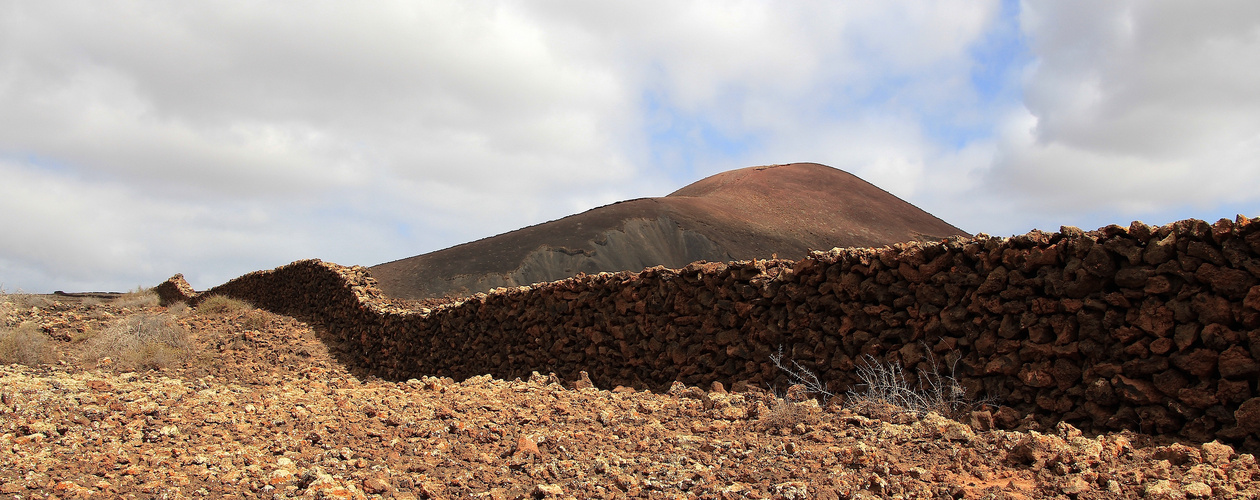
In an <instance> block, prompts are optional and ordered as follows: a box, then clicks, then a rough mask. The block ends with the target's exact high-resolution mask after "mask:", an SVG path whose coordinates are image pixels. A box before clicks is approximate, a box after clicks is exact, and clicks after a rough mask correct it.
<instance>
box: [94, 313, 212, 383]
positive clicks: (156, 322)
mask: <svg viewBox="0 0 1260 500" xmlns="http://www.w3.org/2000/svg"><path fill="white" fill-rule="evenodd" d="M88 343H89V346H88V349H87V354H88V357H89V358H90V359H95V360H97V361H98V362H99V361H100V360H101V359H102V358H107V357H108V358H110V360H111V361H112V363H111V364H112V365H113V366H115V367H117V368H118V369H123V370H150V369H152V370H160V369H163V368H166V367H168V366H171V365H173V364H175V363H178V362H180V361H182V360H183V359H184V357H185V356H186V355H187V351H188V349H189V347H190V342H189V340H188V330H186V329H184V327H183V326H181V325H179V324H178V323H176V322H175V320H174V319H173V318H171V317H170V316H166V315H157V314H138V315H134V316H129V317H127V318H124V319H121V320H119V321H117V322H115V323H114V324H112V325H110V327H109V328H107V329H106V330H105V331H103V332H101V333H100V334H98V335H96V336H94V337H92V339H90V341H89V342H88Z"/></svg>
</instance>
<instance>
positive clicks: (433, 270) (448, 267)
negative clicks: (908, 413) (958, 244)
mask: <svg viewBox="0 0 1260 500" xmlns="http://www.w3.org/2000/svg"><path fill="white" fill-rule="evenodd" d="M956 235H958V236H967V233H965V232H963V231H962V230H961V229H958V228H957V227H954V226H952V225H950V224H948V223H946V222H945V221H943V220H941V219H939V218H937V217H935V216H933V215H932V214H929V213H927V212H925V211H923V210H921V209H919V208H918V207H915V206H914V205H911V204H909V203H907V202H905V201H904V200H902V199H900V198H897V197H896V196H893V195H892V194H890V193H888V192H887V191H884V190H882V189H880V188H878V187H876V186H874V185H872V184H871V183H869V182H866V181H864V180H862V179H860V178H858V177H856V176H854V175H852V174H850V173H848V172H844V171H842V170H838V169H835V168H831V167H828V166H825V165H819V164H817V163H793V164H787V165H769V166H761V167H748V168H742V169H738V170H731V171H727V172H723V173H720V174H716V175H713V176H710V177H707V178H704V179H701V180H699V181H697V182H695V183H692V184H690V185H688V186H686V187H683V188H682V189H679V190H677V191H675V192H673V193H670V194H669V195H668V196H664V197H659V198H640V199H635V200H629V201H623V202H618V203H614V204H612V205H606V206H602V207H598V208H594V209H591V210H588V211H586V212H582V213H580V214H576V215H571V216H568V217H565V218H563V219H559V220H554V221H551V222H546V223H543V224H538V225H534V226H529V227H526V228H522V229H518V230H516V231H512V232H508V233H504V234H500V235H498V236H493V237H490V238H485V239H481V240H477V241H474V242H471V243H465V244H462V245H457V246H454V247H451V248H447V249H444V250H438V251H436V252H431V253H427V254H423V255H418V256H415V257H409V258H405V259H401V260H396V261H393V262H388V263H384V264H380V265H377V266H373V267H371V268H370V270H371V273H372V276H373V277H375V278H376V280H377V281H378V283H379V284H380V287H381V289H382V290H383V291H384V292H385V293H386V294H388V295H391V296H394V297H399V298H408V299H423V298H431V297H440V296H444V295H465V294H468V293H471V292H478V291H485V290H487V289H490V288H494V287H502V286H520V285H528V284H531V283H538V282H544V281H554V280H559V279H564V278H568V277H571V276H574V275H576V274H578V273H587V274H593V273H598V272H604V271H608V272H616V271H639V270H641V269H644V268H647V267H653V266H658V265H663V266H666V267H671V268H678V267H683V266H685V265H687V264H688V263H691V262H695V261H698V260H707V261H731V260H751V259H766V258H771V257H773V256H777V257H779V258H784V259H799V258H801V257H803V256H805V254H806V253H808V252H809V250H811V249H812V250H825V249H830V248H834V247H878V246H883V245H889V244H892V243H898V242H905V241H915V240H917V241H931V240H939V239H943V238H947V237H950V236H956Z"/></svg>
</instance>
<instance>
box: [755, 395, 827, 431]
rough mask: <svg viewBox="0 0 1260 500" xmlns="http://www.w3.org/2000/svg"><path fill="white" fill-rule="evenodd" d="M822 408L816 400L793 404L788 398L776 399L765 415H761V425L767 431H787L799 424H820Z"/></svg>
mask: <svg viewBox="0 0 1260 500" xmlns="http://www.w3.org/2000/svg"><path fill="white" fill-rule="evenodd" d="M821 414H822V408H821V407H819V406H818V402H817V401H815V400H812V399H811V400H807V401H801V402H792V401H789V400H788V399H787V398H775V400H774V402H773V403H771V404H770V406H769V408H767V409H766V410H765V413H763V414H762V415H761V420H760V424H761V426H762V427H763V428H765V429H785V428H793V427H796V425H797V424H806V425H813V424H816V423H818V421H819V417H820V415H821Z"/></svg>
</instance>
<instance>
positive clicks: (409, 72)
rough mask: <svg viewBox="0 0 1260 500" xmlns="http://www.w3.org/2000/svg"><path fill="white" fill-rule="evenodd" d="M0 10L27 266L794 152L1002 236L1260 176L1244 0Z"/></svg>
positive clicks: (259, 236)
mask: <svg viewBox="0 0 1260 500" xmlns="http://www.w3.org/2000/svg"><path fill="white" fill-rule="evenodd" d="M3 9H5V10H4V12H5V15H3V16H0V115H3V116H5V117H6V120H3V121H0V174H3V177H2V178H3V179H4V184H3V185H2V186H0V191H2V192H3V195H4V196H5V198H4V199H2V200H0V210H3V212H2V213H3V215H4V217H3V218H0V231H4V234H6V235H8V234H13V235H15V236H16V237H15V238H13V239H8V238H6V239H5V241H3V242H0V283H5V284H6V286H8V287H9V288H12V287H14V286H22V287H24V288H27V289H36V290H45V289H46V290H51V289H55V288H63V289H74V288H81V289H88V288H91V289H104V288H113V289H119V288H129V287H132V286H135V284H137V283H146V284H152V282H153V281H155V280H160V279H162V278H165V277H166V276H169V275H170V274H173V273H175V272H184V273H186V274H189V276H190V279H191V280H192V281H193V284H194V285H195V286H199V287H200V286H211V285H214V284H217V283H218V282H221V281H223V280H226V279H229V278H232V277H234V276H236V275H239V274H242V273H244V272H247V271H251V270H255V269H264V268H270V267H274V266H275V265H277V264H283V263H285V262H288V261H291V260H294V259H299V258H309V257H319V258H324V259H327V260H331V261H334V262H340V263H345V264H365V265H371V264H376V263H379V262H383V261H388V260H393V259H397V258H403V257H407V256H411V255H415V254H419V253H423V252H426V251H431V250H436V249H439V248H443V247H446V246H450V245H454V244H458V243H462V242H465V241H469V240H473V239H478V238H482V237H487V236H491V235H494V234H498V233H502V232H505V231H510V230H513V229H516V228H519V227H522V226H525V225H528V224H535V223H540V222H543V221H546V220H551V219H555V218H558V217H562V216H564V215H568V214H571V213H575V212H579V211H582V210H585V209H589V208H592V207H594V206H596V205H600V204H605V203H610V202H613V201H617V200H621V199H627V198H635V197H643V196H659V195H664V194H667V193H669V192H671V191H673V190H675V189H677V188H679V187H681V185H683V184H685V183H689V182H692V181H695V180H698V179H700V178H702V177H704V176H707V175H710V174H713V173H716V172H719V171H724V170H729V169H733V168H739V167H743V166H750V165H759V164H770V163H783V162H790V161H816V162H820V163H825V164H829V165H832V166H835V167H838V168H842V169H845V170H848V171H850V172H852V173H854V174H856V175H858V176H861V177H863V178H865V179H867V180H869V181H871V182H873V183H875V184H876V185H878V186H880V187H882V188H884V189H886V190H888V191H890V192H892V193H893V194H896V195H898V196H901V197H903V198H906V199H907V200H908V201H911V202H913V203H916V204H918V205H920V206H921V207H923V208H925V209H927V210H928V211H930V212H933V213H935V214H937V215H938V216H940V217H942V218H943V219H945V220H947V221H950V222H952V223H954V224H956V225H959V226H960V227H963V228H965V229H968V230H971V231H985V232H989V233H996V234H1002V233H1008V232H1011V233H1013V232H1023V231H1026V230H1028V229H1031V228H1032V227H1043V228H1054V227H1057V225H1059V224H1078V225H1083V226H1086V227H1088V225H1089V223H1092V222H1096V221H1101V223H1103V224H1105V223H1110V222H1116V220H1114V219H1115V218H1116V217H1121V216H1127V215H1128V214H1133V215H1134V216H1135V217H1136V216H1142V215H1143V214H1147V215H1150V214H1158V215H1159V216H1161V217H1163V216H1172V215H1174V214H1175V215H1183V214H1185V213H1187V212H1186V211H1185V210H1182V209H1181V208H1170V207H1216V208H1211V210H1199V211H1198V212H1193V211H1191V213H1203V212H1211V211H1213V210H1220V209H1223V208H1222V207H1226V206H1228V207H1229V208H1236V207H1243V208H1244V209H1245V208H1246V207H1254V206H1255V205H1254V204H1255V202H1256V200H1257V198H1256V196H1257V195H1256V194H1254V193H1253V191H1254V190H1251V189H1248V187H1249V186H1254V185H1257V181H1258V180H1260V179H1257V177H1258V176H1260V173H1258V172H1257V171H1258V170H1260V168H1257V166H1256V161H1255V158H1257V157H1260V156H1257V153H1258V152H1260V151H1257V149H1258V148H1260V123H1258V120H1260V118H1257V117H1258V116H1260V112H1258V111H1260V97H1258V96H1257V94H1256V93H1255V92H1254V91H1253V90H1252V87H1253V86H1254V82H1256V81H1258V80H1260V67H1258V65H1260V63H1257V62H1256V59H1255V58H1254V57H1251V54H1254V53H1256V52H1257V49H1260V47H1258V46H1257V45H1258V44H1260V34H1258V33H1260V29H1258V28H1257V25H1258V24H1257V19H1258V18H1260V15H1257V12H1256V9H1257V7H1253V6H1251V5H1249V4H1246V3H1237V2H1235V3H1230V2H1205V3H1194V4H1184V3H1176V2H1162V1H1161V2H1127V3H1125V2H1122V3H1106V4H1096V3H1080V2H1076V3H1059V2H1040V1H1027V2H1022V3H1016V2H1015V1H1013V0H1004V1H998V0H991V1H982V2H975V1H964V0H951V1H945V2H934V3H924V2H917V1H889V2H876V3H841V4H837V3H825V2H819V3H802V4H783V3H778V2H767V1H753V0H736V1H721V2H719V1H702V0H697V1H691V2H666V1H649V2H640V3H635V4H619V3H601V2H584V3H577V4H574V3H571V2H557V1H543V2H531V3H510V2H495V1H467V2H465V1H439V2H422V3H415V2H403V1H385V2H375V3H372V4H370V5H365V4H354V5H351V4H343V3H335V2H324V1H316V2H307V3H304V4H303V5H302V6H301V8H294V7H292V6H290V5H287V4H281V3H275V2H256V1H250V2H245V1H228V2H218V3H215V4H213V5H209V4H190V3H186V2H162V1H145V2H127V3H101V2H77V3H76V2H70V3H48V2H44V3H10V4H6V5H5V6H4V7H3ZM1117 214H1119V215H1117Z"/></svg>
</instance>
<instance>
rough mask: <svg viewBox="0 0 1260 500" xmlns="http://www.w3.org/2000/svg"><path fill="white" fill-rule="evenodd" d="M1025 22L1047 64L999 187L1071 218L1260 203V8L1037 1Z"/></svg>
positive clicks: (1029, 90)
mask: <svg viewBox="0 0 1260 500" xmlns="http://www.w3.org/2000/svg"><path fill="white" fill-rule="evenodd" d="M1021 21H1022V24H1023V28H1024V31H1025V32H1026V35H1027V37H1028V40H1029V43H1030V47H1031V50H1032V51H1033V53H1034V54H1035V56H1036V59H1035V61H1034V63H1033V64H1032V66H1031V67H1030V68H1029V70H1028V73H1027V74H1026V77H1025V79H1024V86H1023V90H1024V95H1025V99H1024V109H1023V110H1021V111H1019V112H1015V113H1012V114H1011V115H1010V116H1009V117H1008V119H1007V120H1006V125H1005V127H1004V128H1005V130H1004V132H1003V135H1002V137H1001V139H1000V144H999V151H1000V153H999V155H998V157H997V158H996V160H995V163H994V164H993V166H992V168H991V170H990V175H989V180H988V182H989V184H988V185H987V188H988V189H991V190H994V191H1010V192H1012V193H1018V197H1020V198H1021V199H1022V201H1021V202H1020V203H1019V205H1020V207H1021V209H1022V210H1034V209H1037V208H1040V209H1043V210H1049V211H1052V212H1053V213H1059V214H1063V215H1064V216H1065V217H1079V216H1080V215H1081V214H1083V213H1087V212H1106V213H1119V214H1121V215H1125V214H1128V215H1141V214H1143V213H1151V212H1156V211H1159V210H1161V209H1162V208H1166V207H1169V206H1181V205H1189V206H1198V207H1203V208H1211V207H1213V206H1216V205H1218V204H1221V203H1224V202H1233V203H1237V202H1245V201H1250V202H1252V203H1254V202H1256V201H1260V194H1258V193H1257V192H1256V190H1255V189H1253V187H1254V186H1256V185H1260V161H1257V158H1260V95H1258V94H1256V92H1254V90H1252V89H1254V87H1255V84H1256V82H1260V60H1257V59H1256V58H1255V57H1254V54H1256V53H1258V52H1260V5H1256V4H1254V3H1249V2H1197V3H1192V4H1191V3H1182V2H1113V3H1105V4H1097V3H1096V2H1085V3H1081V2H1026V3H1025V5H1024V9H1023V12H1022V16H1021ZM1250 215H1252V216H1255V215H1260V214H1257V213H1252V214H1250Z"/></svg>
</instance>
